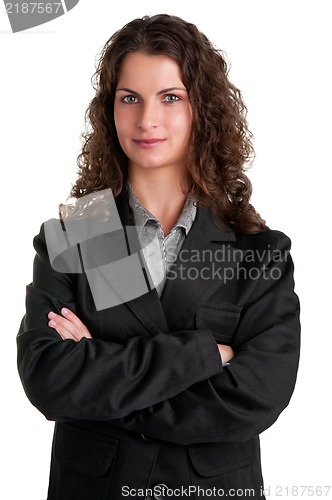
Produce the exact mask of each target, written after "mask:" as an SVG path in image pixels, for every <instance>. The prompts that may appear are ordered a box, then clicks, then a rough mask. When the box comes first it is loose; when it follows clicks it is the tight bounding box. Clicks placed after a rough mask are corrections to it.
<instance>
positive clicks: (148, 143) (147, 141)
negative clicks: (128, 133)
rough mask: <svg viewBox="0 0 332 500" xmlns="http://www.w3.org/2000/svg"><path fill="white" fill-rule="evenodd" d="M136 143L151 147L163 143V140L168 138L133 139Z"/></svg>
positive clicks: (143, 146)
mask: <svg viewBox="0 0 332 500" xmlns="http://www.w3.org/2000/svg"><path fill="white" fill-rule="evenodd" d="M133 141H134V143H135V144H137V146H140V147H142V148H151V147H154V146H158V145H159V144H162V143H163V142H165V141H166V139H157V138H153V139H133Z"/></svg>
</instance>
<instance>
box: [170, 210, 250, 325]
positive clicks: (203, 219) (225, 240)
mask: <svg viewBox="0 0 332 500" xmlns="http://www.w3.org/2000/svg"><path fill="white" fill-rule="evenodd" d="M214 218H215V216H214V215H212V212H211V211H210V210H209V209H207V208H206V207H198V210H197V215H196V219H195V221H194V224H193V226H192V228H191V230H190V231H189V233H188V236H187V237H186V239H185V241H184V244H183V246H182V248H181V250H180V252H179V254H178V257H177V260H176V262H175V264H174V265H173V267H172V268H171V271H170V273H169V278H168V280H167V282H166V285H165V288H164V291H163V294H162V296H161V304H162V306H163V309H164V312H165V316H166V318H167V323H168V327H169V330H170V331H176V330H182V329H186V328H188V324H189V322H190V321H191V319H192V317H193V315H194V314H195V313H196V312H197V310H198V309H199V308H200V307H201V306H202V305H203V304H204V303H205V302H206V301H207V300H208V298H209V297H210V296H211V295H212V294H213V293H214V292H215V291H216V289H217V288H218V287H219V286H220V285H221V284H222V279H223V273H228V274H229V273H231V272H232V271H233V270H234V268H235V267H236V266H237V264H238V262H240V261H241V257H240V256H239V254H238V252H236V249H234V248H233V245H234V243H235V242H236V236H235V233H234V232H233V231H232V230H231V228H230V227H229V226H228V225H227V224H225V223H224V222H223V221H222V220H221V219H220V218H217V217H216V218H215V220H216V222H217V224H218V225H219V227H217V226H216V224H215V222H214V220H213V219H214Z"/></svg>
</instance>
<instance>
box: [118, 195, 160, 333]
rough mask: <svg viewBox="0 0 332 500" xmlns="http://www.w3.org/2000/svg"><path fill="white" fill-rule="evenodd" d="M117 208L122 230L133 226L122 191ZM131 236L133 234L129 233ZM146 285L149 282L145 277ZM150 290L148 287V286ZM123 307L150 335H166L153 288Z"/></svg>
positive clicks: (158, 301)
mask: <svg viewBox="0 0 332 500" xmlns="http://www.w3.org/2000/svg"><path fill="white" fill-rule="evenodd" d="M116 204H117V208H118V211H119V215H120V218H121V222H122V225H123V227H124V228H126V227H128V226H134V224H135V221H134V216H133V212H132V210H131V208H130V206H129V203H128V196H127V195H126V192H125V191H123V192H122V193H121V195H120V196H119V197H118V199H117V201H116ZM131 234H132V235H133V234H134V232H132V231H131ZM136 244H137V249H139V248H140V247H139V243H138V238H137V243H136ZM144 272H145V273H146V275H147V276H148V274H149V271H148V269H146V268H144ZM146 281H147V283H149V281H150V282H151V280H150V279H149V278H148V277H147V278H146ZM148 287H149V289H150V286H149V284H148ZM125 305H126V306H127V307H128V308H129V309H130V310H131V311H132V312H133V313H134V314H135V316H136V317H137V318H138V319H139V320H140V321H141V323H143V324H144V325H145V327H146V328H147V329H148V330H149V331H150V333H151V334H152V335H156V334H157V333H160V331H162V332H163V333H168V325H167V321H166V318H165V314H164V309H163V307H162V305H161V302H160V298H159V295H158V293H157V291H156V289H155V288H153V289H150V290H149V292H147V293H145V294H144V295H141V296H139V297H137V298H136V299H133V300H131V301H129V302H125Z"/></svg>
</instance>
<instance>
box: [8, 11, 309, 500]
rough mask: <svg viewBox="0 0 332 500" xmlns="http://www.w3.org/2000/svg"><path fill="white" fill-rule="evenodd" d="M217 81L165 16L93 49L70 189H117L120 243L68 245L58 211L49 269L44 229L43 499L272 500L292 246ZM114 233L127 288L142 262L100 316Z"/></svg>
mask: <svg viewBox="0 0 332 500" xmlns="http://www.w3.org/2000/svg"><path fill="white" fill-rule="evenodd" d="M227 72H228V70H227V65H226V62H225V60H224V58H223V55H222V53H220V52H219V51H218V50H217V49H215V47H214V46H213V45H212V44H211V43H210V42H209V41H208V39H207V38H206V37H205V36H204V35H203V34H202V33H200V32H199V31H198V29H197V28H196V27H195V26H194V25H193V24H190V23H187V22H185V21H183V20H181V19H180V18H177V17H174V16H168V15H157V16H153V17H145V18H143V19H135V20H134V21H132V22H130V23H129V24H127V25H126V26H124V27H123V28H122V29H120V30H119V31H118V32H116V33H115V34H114V35H113V36H112V37H111V38H110V39H109V40H108V42H107V43H106V45H105V47H104V49H103V51H102V54H101V57H100V61H99V65H98V68H97V71H96V74H95V80H94V85H95V90H96V95H95V97H94V99H93V100H92V101H91V103H90V105H89V107H88V110H87V121H88V123H89V125H90V128H89V129H87V131H86V133H85V134H84V136H83V138H84V142H83V149H82V153H81V154H80V156H79V158H78V164H79V171H78V179H77V181H76V183H75V184H74V186H73V187H72V190H71V194H72V196H74V197H75V198H76V199H77V202H78V203H80V202H82V203H83V205H84V200H86V199H87V198H88V199H90V200H91V196H92V198H93V196H94V195H96V194H99V195H101V196H103V193H105V192H106V193H107V192H109V191H110V192H111V193H112V196H113V197H114V199H115V204H116V205H115V207H116V210H115V211H114V210H111V212H113V215H114V213H115V215H117V214H118V216H119V221H120V222H121V230H120V231H119V228H118V227H117V230H116V231H115V230H114V228H112V230H110V231H109V232H106V231H104V232H101V233H100V234H97V235H96V234H90V237H89V238H88V241H87V242H86V241H83V238H80V239H79V238H77V239H76V241H74V242H73V240H70V237H71V236H72V232H73V228H72V227H71V228H70V226H69V225H68V224H67V226H66V220H67V219H66V214H67V212H68V210H67V212H66V209H67V208H68V207H65V206H61V207H60V209H61V218H62V220H61V221H57V220H55V219H54V220H52V221H51V222H53V228H54V227H56V228H57V230H58V233H57V234H58V239H59V241H65V239H64V235H65V234H66V238H67V239H66V241H67V243H68V245H67V248H66V247H61V245H60V244H59V248H60V250H59V249H58V250H59V251H58V255H57V259H58V260H57V259H53V257H52V256H51V253H52V252H51V250H50V246H49V245H48V244H47V243H48V242H47V236H48V235H49V234H50V231H49V227H50V221H48V222H46V223H44V224H42V226H41V229H40V233H39V234H38V235H37V236H36V237H35V238H34V247H35V249H36V252H37V253H36V257H35V261H34V274H33V281H32V283H31V284H29V285H28V286H27V295H26V314H25V316H24V318H23V320H22V323H21V327H20V331H19V334H18V337H17V341H18V367H19V373H20V377H21V380H22V383H23V386H24V389H25V391H26V393H27V396H28V397H29V399H30V401H31V402H32V404H34V405H35V406H36V407H37V408H38V409H39V410H40V411H41V412H42V413H43V414H44V415H45V417H46V418H47V419H49V420H54V421H55V422H56V424H55V432H54V439H53V447H52V458H51V472H50V482H49V491H48V499H49V500H60V499H61V500H67V499H68V500H69V499H70V500H76V499H77V500H92V499H93V500H106V499H116V500H118V499H121V498H124V497H129V498H146V499H153V498H155V499H158V498H164V497H165V498H170V497H172V495H173V497H177V498H192V499H198V498H207V497H209V498H211V497H215V498H218V497H221V496H226V495H227V496H232V497H233V498H243V497H244V496H249V495H250V497H251V498H255V499H258V498H261V499H262V498H265V497H264V492H263V479H262V472H261V464H260V447H259V434H260V433H261V432H262V431H264V430H265V429H267V428H268V427H269V426H271V425H272V424H273V423H274V422H275V420H276V419H277V418H278V416H279V414H280V412H281V411H282V410H283V409H284V408H285V407H286V406H287V404H288V403H289V400H290V397H291V395H292V392H293V389H294V384H295V380H296V373H297V367H298V359H299V330H300V328H299V304H298V299H297V296H296V295H295V293H294V283H293V264H292V260H291V257H290V254H289V249H290V240H289V238H288V237H287V236H285V235H284V234H283V233H281V232H279V231H275V230H271V229H268V227H267V226H266V224H265V222H264V221H263V220H262V219H261V217H260V216H259V214H258V213H257V212H256V211H255V209H254V208H253V206H252V205H251V204H250V195H251V186H250V182H249V180H248V178H247V177H246V175H245V173H244V169H245V166H246V164H247V163H248V162H249V161H250V159H251V158H252V157H253V148H252V144H251V134H250V132H249V131H248V127H247V121H246V107H245V105H244V103H243V100H242V97H241V93H240V91H239V90H238V89H237V88H236V87H235V86H234V85H233V84H232V83H231V82H230V81H229V79H228V76H227ZM89 196H90V198H89ZM79 206H80V205H79ZM74 212H75V211H74ZM76 213H80V211H79V210H76ZM89 218H90V219H89ZM91 218H92V220H93V218H94V215H91V212H90V214H89V216H88V219H89V220H91ZM68 221H70V217H69V219H68V220H67V222H68ZM57 224H58V225H57ZM134 226H135V231H134V233H133V232H130V231H129V230H128V228H130V227H134ZM59 228H60V229H59ZM118 233H119V234H122V235H124V234H125V242H126V245H125V248H127V250H128V254H127V258H126V259H124V262H126V265H125V266H124V267H123V274H121V279H120V285H121V284H122V283H125V281H126V279H127V277H128V276H127V275H128V274H129V275H130V274H131V271H130V272H127V270H128V268H129V269H131V268H130V263H131V262H132V260H130V259H133V260H134V259H135V255H136V256H137V255H138V254H139V259H140V260H139V262H140V266H141V268H140V269H141V271H142V276H144V279H145V284H146V287H147V288H146V290H144V291H143V292H142V293H138V294H137V296H135V297H130V296H129V295H130V294H129V295H128V297H129V298H128V300H122V301H121V300H120V301H119V302H118V303H116V304H115V303H114V304H111V305H108V306H107V300H108V299H109V294H108V292H107V293H99V295H98V291H100V289H99V288H98V286H97V287H96V284H95V282H94V281H93V279H92V277H93V276H95V274H94V273H95V269H96V268H97V267H98V266H99V267H100V268H103V269H106V266H107V265H108V262H107V258H108V256H109V255H110V254H111V253H112V251H113V250H114V247H116V248H118V247H119V246H121V244H122V243H121V241H122V240H121V238H120V239H118V240H117V239H114V238H116V236H115V234H118ZM133 234H135V235H136V236H135V237H134V238H137V245H136V246H135V244H134V245H132V244H131V243H130V241H132V238H133ZM130 235H131V236H130ZM129 236H130V237H129ZM74 240H75V238H74ZM114 241H115V243H114ZM123 241H124V240H123ZM137 248H138V249H139V250H138V251H137ZM133 249H134V250H133ZM135 252H136V253H135ZM70 259H72V260H70ZM89 259H90V260H89ZM56 261H57V262H56ZM90 261H93V262H94V264H95V268H93V265H91V262H90ZM68 262H71V264H70V265H69V264H68ZM135 262H136V261H135ZM66 265H67V268H66ZM127 265H128V266H129V267H127ZM103 266H104V267H103ZM107 269H109V268H107ZM133 274H134V273H133ZM122 276H123V279H122ZM132 279H133V280H134V277H133V278H132ZM98 283H99V282H98ZM126 283H127V284H128V281H127V282H126ZM129 284H130V280H129ZM112 285H114V283H113V281H112V280H111V286H112ZM114 287H115V285H114ZM118 288H121V286H120V287H118ZM123 288H126V287H125V286H123ZM129 288H130V286H129ZM116 292H118V293H119V294H120V292H119V290H116ZM110 293H111V292H110ZM103 300H104V302H103ZM105 304H106V305H105Z"/></svg>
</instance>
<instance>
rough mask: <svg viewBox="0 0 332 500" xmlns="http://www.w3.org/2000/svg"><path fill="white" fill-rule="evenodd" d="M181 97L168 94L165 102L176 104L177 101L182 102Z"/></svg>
mask: <svg viewBox="0 0 332 500" xmlns="http://www.w3.org/2000/svg"><path fill="white" fill-rule="evenodd" d="M180 99H181V98H180V97H179V96H177V95H175V94H167V95H165V97H164V99H163V101H165V102H176V101H180Z"/></svg>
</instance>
